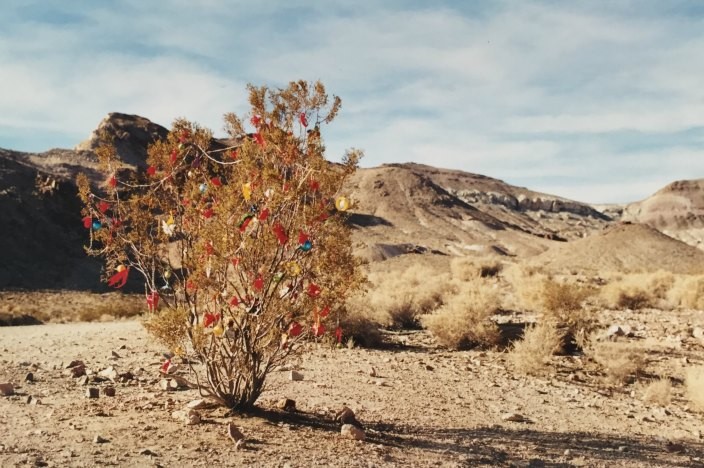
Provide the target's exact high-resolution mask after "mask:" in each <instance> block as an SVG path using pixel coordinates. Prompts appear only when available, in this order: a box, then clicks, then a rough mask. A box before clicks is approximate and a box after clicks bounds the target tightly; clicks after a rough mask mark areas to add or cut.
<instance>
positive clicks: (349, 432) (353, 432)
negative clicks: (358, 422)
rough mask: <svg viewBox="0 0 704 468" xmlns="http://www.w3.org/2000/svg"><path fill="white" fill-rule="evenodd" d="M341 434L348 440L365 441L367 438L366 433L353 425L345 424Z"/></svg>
mask: <svg viewBox="0 0 704 468" xmlns="http://www.w3.org/2000/svg"><path fill="white" fill-rule="evenodd" d="M340 434H341V435H342V437H345V438H346V439H354V440H364V439H365V438H366V436H365V434H364V431H363V430H362V429H360V428H358V427H357V426H355V425H353V424H343V425H342V429H340Z"/></svg>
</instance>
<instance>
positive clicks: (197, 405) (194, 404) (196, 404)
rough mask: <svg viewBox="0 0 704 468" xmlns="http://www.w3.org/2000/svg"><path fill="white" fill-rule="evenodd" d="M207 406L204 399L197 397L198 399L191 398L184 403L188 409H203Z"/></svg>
mask: <svg viewBox="0 0 704 468" xmlns="http://www.w3.org/2000/svg"><path fill="white" fill-rule="evenodd" d="M207 406H208V402H207V401H205V400H203V399H199V400H193V401H191V402H189V403H188V404H187V405H186V408H188V409H203V408H205V407H207Z"/></svg>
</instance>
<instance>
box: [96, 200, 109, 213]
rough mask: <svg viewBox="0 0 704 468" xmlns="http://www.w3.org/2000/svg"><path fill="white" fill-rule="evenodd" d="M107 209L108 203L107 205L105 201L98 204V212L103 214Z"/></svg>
mask: <svg viewBox="0 0 704 468" xmlns="http://www.w3.org/2000/svg"><path fill="white" fill-rule="evenodd" d="M109 209H110V203H108V202H106V201H101V202H100V203H98V211H100V212H101V213H105V212H106V211H108V210H109Z"/></svg>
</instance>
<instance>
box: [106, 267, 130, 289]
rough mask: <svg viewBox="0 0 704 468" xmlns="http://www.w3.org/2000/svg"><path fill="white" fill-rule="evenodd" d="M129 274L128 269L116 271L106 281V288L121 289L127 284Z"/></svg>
mask: <svg viewBox="0 0 704 468" xmlns="http://www.w3.org/2000/svg"><path fill="white" fill-rule="evenodd" d="M129 273H130V267H127V268H125V269H124V270H121V271H118V272H117V273H115V274H114V275H112V276H111V277H110V279H109V280H108V286H114V287H116V288H121V287H123V286H124V285H125V283H127V275H128V274H129Z"/></svg>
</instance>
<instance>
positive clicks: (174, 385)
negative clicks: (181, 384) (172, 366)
mask: <svg viewBox="0 0 704 468" xmlns="http://www.w3.org/2000/svg"><path fill="white" fill-rule="evenodd" d="M159 387H160V388H161V389H162V390H164V391H165V392H173V391H174V390H178V382H176V381H175V380H173V379H161V380H160V381H159Z"/></svg>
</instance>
